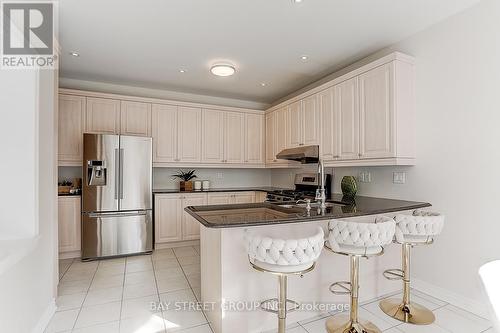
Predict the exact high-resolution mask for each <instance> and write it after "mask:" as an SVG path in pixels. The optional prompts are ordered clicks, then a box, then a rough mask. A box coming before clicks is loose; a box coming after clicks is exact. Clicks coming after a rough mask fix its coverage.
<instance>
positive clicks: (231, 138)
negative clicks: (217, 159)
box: [224, 112, 245, 164]
mask: <svg viewBox="0 0 500 333" xmlns="http://www.w3.org/2000/svg"><path fill="white" fill-rule="evenodd" d="M224 118H225V119H224V163H237V164H242V163H243V162H244V161H245V115H244V114H243V113H240V112H224Z"/></svg>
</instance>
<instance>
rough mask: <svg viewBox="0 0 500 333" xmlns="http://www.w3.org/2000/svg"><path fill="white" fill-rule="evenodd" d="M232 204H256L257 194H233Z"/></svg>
mask: <svg viewBox="0 0 500 333" xmlns="http://www.w3.org/2000/svg"><path fill="white" fill-rule="evenodd" d="M231 196H232V203H234V204H246V203H254V202H255V192H253V191H252V192H235V193H232V194H231Z"/></svg>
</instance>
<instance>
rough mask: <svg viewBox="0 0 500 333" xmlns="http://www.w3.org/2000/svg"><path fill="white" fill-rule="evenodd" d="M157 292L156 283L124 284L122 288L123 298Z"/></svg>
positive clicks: (149, 294)
mask: <svg viewBox="0 0 500 333" xmlns="http://www.w3.org/2000/svg"><path fill="white" fill-rule="evenodd" d="M156 294H158V290H157V289H156V283H141V284H131V285H126V286H125V288H124V290H123V299H130V298H139V297H144V296H151V295H156Z"/></svg>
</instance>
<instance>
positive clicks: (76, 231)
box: [58, 196, 81, 253]
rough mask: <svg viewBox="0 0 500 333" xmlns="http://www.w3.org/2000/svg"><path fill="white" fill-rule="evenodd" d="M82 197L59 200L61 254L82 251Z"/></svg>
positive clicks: (60, 198) (61, 198)
mask: <svg viewBox="0 0 500 333" xmlns="http://www.w3.org/2000/svg"><path fill="white" fill-rule="evenodd" d="M80 212H81V211H80V197H73V196H68V197H59V198H58V214H59V216H58V237H59V252H61V253H62V252H71V251H80V249H81V246H80V244H81V240H80V239H81V238H80V235H81V234H80V230H81V215H80Z"/></svg>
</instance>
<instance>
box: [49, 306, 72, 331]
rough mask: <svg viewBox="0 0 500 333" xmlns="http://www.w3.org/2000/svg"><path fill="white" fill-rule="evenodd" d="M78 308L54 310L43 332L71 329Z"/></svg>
mask: <svg viewBox="0 0 500 333" xmlns="http://www.w3.org/2000/svg"><path fill="white" fill-rule="evenodd" d="M79 311H80V310H78V309H76V310H68V311H61V312H56V313H55V314H54V316H53V317H52V319H51V320H50V322H49V325H48V326H47V328H46V329H45V333H56V332H64V331H68V330H71V329H72V328H73V325H74V324H75V321H76V318H77V317H78V312H79Z"/></svg>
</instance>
